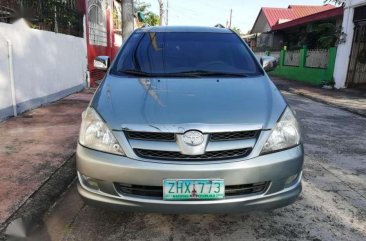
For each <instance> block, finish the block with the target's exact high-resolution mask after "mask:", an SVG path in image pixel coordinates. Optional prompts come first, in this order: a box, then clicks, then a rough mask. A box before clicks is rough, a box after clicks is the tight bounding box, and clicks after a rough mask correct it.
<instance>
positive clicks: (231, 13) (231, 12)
mask: <svg viewBox="0 0 366 241" xmlns="http://www.w3.org/2000/svg"><path fill="white" fill-rule="evenodd" d="M232 18H233V9H230V20H229V28H231V20H232Z"/></svg>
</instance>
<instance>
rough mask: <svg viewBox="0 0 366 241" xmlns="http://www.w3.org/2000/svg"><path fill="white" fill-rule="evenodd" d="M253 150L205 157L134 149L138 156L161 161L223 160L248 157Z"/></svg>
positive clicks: (213, 152) (213, 153)
mask: <svg viewBox="0 0 366 241" xmlns="http://www.w3.org/2000/svg"><path fill="white" fill-rule="evenodd" d="M251 150H252V148H243V149H236V150H225V151H211V152H206V153H205V154H203V155H195V156H193V155H184V154H181V153H180V152H175V151H157V150H144V149H134V151H135V153H136V155H138V156H139V157H143V158H148V159H160V160H187V161H189V160H192V161H194V160H221V159H232V158H241V157H246V156H247V155H249V154H250V152H251Z"/></svg>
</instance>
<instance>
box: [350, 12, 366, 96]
mask: <svg viewBox="0 0 366 241" xmlns="http://www.w3.org/2000/svg"><path fill="white" fill-rule="evenodd" d="M362 8H365V7H362ZM361 10H366V9H361ZM358 12H359V13H360V14H357V13H358ZM365 19H366V11H357V9H356V11H355V19H354V22H355V31H354V36H353V44H352V50H351V56H350V63H349V67H348V73H347V82H346V84H347V87H355V88H362V89H363V88H365V89H366V21H365ZM360 20H361V21H360Z"/></svg>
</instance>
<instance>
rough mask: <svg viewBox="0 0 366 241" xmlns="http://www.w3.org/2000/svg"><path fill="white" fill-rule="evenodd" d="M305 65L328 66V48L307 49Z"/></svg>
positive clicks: (313, 66) (311, 66) (314, 66)
mask: <svg viewBox="0 0 366 241" xmlns="http://www.w3.org/2000/svg"><path fill="white" fill-rule="evenodd" d="M305 67H310V68H320V69H326V68H327V67H328V50H327V49H309V50H307V51H306V62H305Z"/></svg>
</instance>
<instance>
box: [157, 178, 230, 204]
mask: <svg viewBox="0 0 366 241" xmlns="http://www.w3.org/2000/svg"><path fill="white" fill-rule="evenodd" d="M163 190H164V195H163V196H164V200H191V199H200V200H212V199H223V198H225V184H224V180H222V179H212V180H211V179H202V180H200V179H194V180H186V179H165V180H164V181H163Z"/></svg>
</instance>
